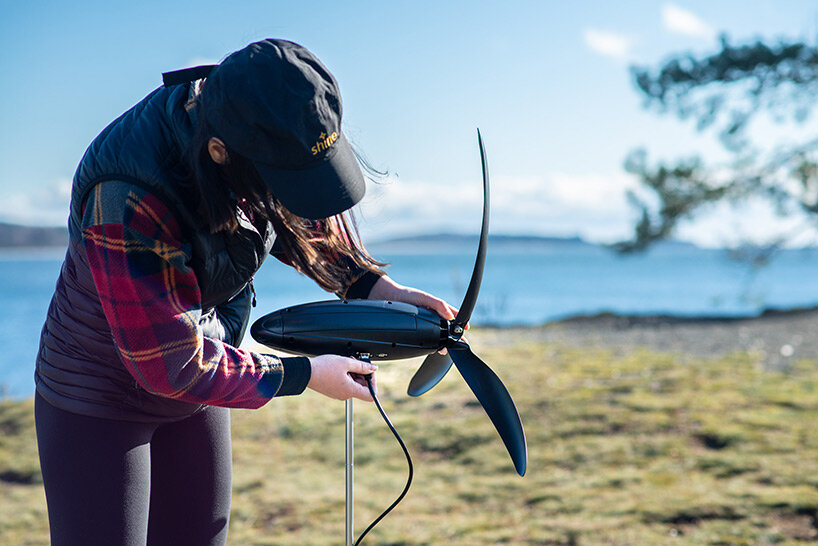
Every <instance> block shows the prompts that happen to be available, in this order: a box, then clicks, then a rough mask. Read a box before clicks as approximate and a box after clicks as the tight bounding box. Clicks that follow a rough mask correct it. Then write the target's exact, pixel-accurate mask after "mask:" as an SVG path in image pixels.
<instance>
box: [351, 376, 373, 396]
mask: <svg viewBox="0 0 818 546" xmlns="http://www.w3.org/2000/svg"><path fill="white" fill-rule="evenodd" d="M349 377H350V378H351V379H352V382H353V383H354V385H352V386H351V392H350V394H351V397H352V398H357V399H358V400H363V401H364V402H373V401H374V399H373V398H372V393H371V392H369V385H367V382H366V377H369V380H370V381H371V382H372V390H374V391H375V392H376V393H377V392H378V388H377V384H376V383H375V374H374V373H372V374H369V375H368V376H363V375H361V374H353V373H351V374H349Z"/></svg>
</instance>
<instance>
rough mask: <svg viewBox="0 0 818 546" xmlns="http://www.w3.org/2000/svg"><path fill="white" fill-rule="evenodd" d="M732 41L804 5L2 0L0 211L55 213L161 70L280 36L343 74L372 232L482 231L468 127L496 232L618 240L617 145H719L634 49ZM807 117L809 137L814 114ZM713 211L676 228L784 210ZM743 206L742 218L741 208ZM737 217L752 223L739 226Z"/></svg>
mask: <svg viewBox="0 0 818 546" xmlns="http://www.w3.org/2000/svg"><path fill="white" fill-rule="evenodd" d="M722 32H725V33H727V34H728V35H729V36H730V37H731V39H732V40H733V41H734V42H738V41H742V40H746V39H750V38H754V37H762V38H765V39H775V38H777V37H787V38H793V39H806V40H809V41H811V42H813V43H814V41H815V37H816V36H818V5H816V4H815V2H813V1H807V0H778V1H772V0H756V1H754V2H746V1H734V0H729V1H719V2H713V1H699V0H695V1H693V0H690V1H688V0H678V1H674V2H662V1H659V2H651V1H629V2H605V1H600V0H594V1H584V2H582V1H580V2H573V3H572V2H545V1H541V2H535V1H531V2H524V1H516V0H511V1H507V2H479V1H473V2H443V1H437V2H426V1H416V2H401V3H399V2H356V1H349V2H339V1H335V2H326V1H321V0H316V1H311V2H298V3H296V2H276V1H269V0H268V1H245V2H235V3H227V2H212V1H210V0H203V1H199V2H196V3H182V2H156V1H142V2H117V1H110V0H109V1H105V2H99V1H84V2H44V1H38V0H33V1H28V2H11V1H9V0H6V1H2V2H0V74H3V76H2V82H3V83H2V85H0V121H1V122H2V128H3V130H2V131H0V221H11V222H20V223H27V224H50V225H60V224H64V223H65V218H66V216H67V199H68V188H69V185H70V180H71V177H72V176H73V173H74V169H75V167H76V164H77V162H78V161H79V159H80V158H81V157H82V154H83V152H84V150H85V148H86V147H87V146H88V144H89V143H90V141H91V140H92V139H93V138H94V137H95V136H96V134H97V133H98V132H99V131H100V130H102V128H104V127H105V125H107V124H108V123H109V122H110V121H111V120H112V119H114V118H115V117H116V116H118V115H119V114H121V113H122V112H123V111H125V110H126V109H127V108H129V107H130V106H131V105H133V104H134V103H135V102H137V101H138V100H139V99H140V98H142V97H143V96H144V95H146V94H147V93H148V92H150V91H151V90H152V89H154V88H155V87H156V86H158V85H159V84H160V83H161V73H162V72H164V71H168V70H173V69H177V68H183V67H186V66H191V65H194V64H200V63H202V62H216V61H218V60H219V59H221V58H223V57H224V56H225V55H227V54H228V53H230V52H231V51H234V50H236V49H239V48H241V47H243V46H244V45H246V44H247V43H250V42H252V41H255V40H258V39H262V38H265V37H271V36H273V37H281V38H286V39H290V40H293V41H296V42H299V43H301V44H303V45H305V46H306V47H308V48H309V49H310V50H312V51H313V52H314V53H315V54H316V55H317V56H318V57H319V58H320V59H322V61H323V62H324V63H325V64H326V65H327V66H328V67H329V69H330V70H331V71H332V72H333V73H334V74H335V76H336V78H337V79H338V81H339V83H340V86H341V91H342V95H343V100H344V108H345V110H344V123H345V125H344V127H345V131H346V132H347V134H348V135H349V136H350V137H351V140H353V142H355V143H356V145H357V147H358V148H359V149H360V150H362V152H363V153H364V154H365V155H366V157H367V158H368V159H369V160H370V162H371V163H372V164H374V165H375V166H376V167H379V168H381V169H384V170H388V171H389V172H390V176H389V177H388V179H387V180H385V181H384V183H383V184H379V185H377V186H372V187H370V191H369V192H368V194H367V197H366V198H365V201H364V203H363V204H362V207H361V211H360V216H361V222H360V223H361V228H362V231H363V233H364V236H365V237H366V238H367V239H370V240H373V239H379V238H383V237H387V236H392V235H398V234H401V235H406V234H412V233H428V232H435V231H443V230H450V231H456V232H475V231H477V230H478V229H479V223H480V222H479V214H480V166H479V155H478V149H477V139H476V128H477V127H479V128H480V130H481V132H482V134H483V136H484V139H485V142H486V146H487V150H488V155H489V163H490V166H491V177H492V231H493V232H495V233H501V232H502V233H519V234H540V235H561V236H572V235H580V236H583V237H586V238H588V239H592V240H596V241H611V240H615V239H617V238H620V237H624V236H627V234H628V232H629V231H628V229H629V225H630V223H631V222H632V219H633V211H632V210H631V209H630V208H629V206H628V205H627V202H626V200H625V197H624V192H625V190H626V189H627V188H628V187H632V186H633V183H634V182H633V180H632V179H631V178H630V177H629V176H628V175H627V174H626V173H624V171H623V169H622V164H623V161H624V158H625V156H626V155H627V154H628V152H629V151H631V150H632V149H634V148H637V147H640V146H645V147H647V148H648V150H649V152H650V156H651V157H652V158H654V159H672V158H675V157H679V156H683V155H685V154H690V153H693V152H702V153H705V154H709V155H712V156H715V157H717V156H718V146H717V144H716V143H715V141H714V139H713V138H712V137H710V136H708V135H697V134H696V133H695V131H694V129H693V128H692V126H691V125H690V124H689V123H682V122H680V121H678V120H677V119H675V118H673V117H669V116H668V117H660V116H658V115H656V113H654V112H648V111H645V110H644V109H643V108H642V102H641V99H640V97H639V96H638V95H637V93H636V92H635V90H634V88H633V85H632V83H631V81H630V79H629V72H628V66H629V65H630V64H633V63H637V64H642V65H649V66H657V65H658V64H659V63H660V62H661V61H662V60H664V59H666V58H667V57H668V56H669V55H671V54H673V53H678V52H684V51H694V52H697V51H698V52H713V51H715V48H716V46H717V43H718V34H719V33H722ZM811 124H812V125H811V126H808V127H807V128H806V130H807V131H810V130H811V131H812V132H813V133H814V132H816V131H815V130H816V129H818V127H816V124H815V122H811ZM751 212H752V214H749V215H748V214H747V211H744V212H743V213H741V214H739V215H729V214H727V213H726V211H723V210H717V211H714V213H713V214H710V215H709V216H707V217H704V218H702V219H701V220H700V221H698V222H695V223H691V224H690V225H686V226H684V227H683V229H682V230H680V236H681V237H682V238H685V239H688V240H693V241H696V242H699V243H703V244H709V245H718V244H724V243H729V242H730V239H731V237H733V236H734V234H735V233H736V232H738V231H741V230H744V231H745V232H746V234H748V235H750V236H755V237H758V238H763V237H764V236H768V235H770V234H771V233H774V232H775V231H776V230H779V229H790V227H791V225H790V224H788V223H784V224H782V223H781V222H774V221H773V220H772V219H771V218H769V217H768V215H766V213H765V211H763V210H761V209H760V208H758V209H753V210H752V211H751ZM748 216H750V217H752V218H753V221H752V222H749V223H747V222H743V220H742V219H743V218H744V219H746V218H747V217H748ZM744 224H747V225H744Z"/></svg>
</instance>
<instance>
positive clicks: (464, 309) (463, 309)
mask: <svg viewBox="0 0 818 546" xmlns="http://www.w3.org/2000/svg"><path fill="white" fill-rule="evenodd" d="M477 142H478V144H479V145H480V160H481V161H482V163H483V225H482V227H481V228H480V244H479V246H478V247H477V259H476V260H475V262H474V271H472V275H471V281H469V288H468V290H466V295H465V297H464V298H463V303H461V304H460V309H459V310H458V312H457V316H456V317H455V319H454V321H453V322H454V324H456V325H458V326H460V327H464V326H465V325H466V323H467V322H469V319H470V318H471V313H472V311H474V304H475V303H476V302H477V294H478V293H479V292H480V283H481V282H482V280H483V266H485V264H486V244H487V243H488V236H489V166H488V160H487V159H486V148H485V146H483V138H482V137H481V136H480V130H479V129H478V130H477Z"/></svg>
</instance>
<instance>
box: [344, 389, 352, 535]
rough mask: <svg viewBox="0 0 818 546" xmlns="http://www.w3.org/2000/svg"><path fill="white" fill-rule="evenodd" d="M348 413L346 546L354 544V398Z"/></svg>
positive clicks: (346, 404) (348, 407) (346, 403)
mask: <svg viewBox="0 0 818 546" xmlns="http://www.w3.org/2000/svg"><path fill="white" fill-rule="evenodd" d="M344 407H345V410H346V412H345V414H346V434H345V436H346V457H345V459H346V546H352V540H353V536H352V533H353V531H352V521H353V519H352V503H353V491H352V477H353V476H352V470H353V466H354V464H353V452H352V435H353V434H352V433H353V431H352V398H350V399H348V400H346V402H345V406H344Z"/></svg>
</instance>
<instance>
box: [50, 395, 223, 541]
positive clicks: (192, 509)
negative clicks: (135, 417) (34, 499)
mask: <svg viewBox="0 0 818 546" xmlns="http://www.w3.org/2000/svg"><path fill="white" fill-rule="evenodd" d="M34 408H35V416H36V422H37V443H38V449H39V452H40V466H41V468H42V472H43V483H44V485H45V494H46V500H47V502H48V519H49V525H50V527H51V544H52V545H53V546H62V545H80V544H81V545H83V546H85V545H96V544H99V545H111V544H116V545H120V544H121V545H140V546H143V545H145V544H151V545H165V544H167V545H185V544H190V545H216V544H225V542H226V540H227V524H228V519H229V516H230V488H231V478H232V462H231V446H230V412H229V410H227V409H225V408H216V407H208V408H206V409H204V410H203V411H201V412H199V413H198V414H196V415H194V416H192V417H188V418H187V419H184V420H182V421H177V422H174V423H166V424H155V423H154V424H152V423H132V422H128V421H116V420H109V419H97V418H94V417H86V416H83V415H77V414H74V413H69V412H66V411H63V410H60V409H57V408H55V407H54V406H52V405H50V404H49V403H48V402H46V401H45V400H44V399H42V398H41V397H40V396H39V395H37V396H36V397H35V405H34Z"/></svg>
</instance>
